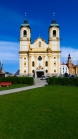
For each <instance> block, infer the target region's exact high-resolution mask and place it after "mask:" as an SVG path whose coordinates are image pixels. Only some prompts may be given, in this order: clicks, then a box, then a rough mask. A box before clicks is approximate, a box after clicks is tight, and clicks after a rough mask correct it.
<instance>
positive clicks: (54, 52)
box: [48, 19, 61, 74]
mask: <svg viewBox="0 0 78 139" xmlns="http://www.w3.org/2000/svg"><path fill="white" fill-rule="evenodd" d="M48 32H49V39H48V49H49V50H50V53H51V54H49V55H50V56H51V62H52V67H51V68H52V73H53V74H56V73H57V74H60V53H61V51H60V27H59V24H57V23H56V21H55V20H54V19H53V21H52V23H51V24H50V26H49V30H48Z"/></svg>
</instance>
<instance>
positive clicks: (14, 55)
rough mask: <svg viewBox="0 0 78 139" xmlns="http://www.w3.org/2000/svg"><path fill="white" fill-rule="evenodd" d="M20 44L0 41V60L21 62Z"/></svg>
mask: <svg viewBox="0 0 78 139" xmlns="http://www.w3.org/2000/svg"><path fill="white" fill-rule="evenodd" d="M18 51H19V43H17V42H7V41H0V60H14V61H16V60H19V54H18Z"/></svg>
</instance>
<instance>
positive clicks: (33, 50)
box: [19, 20, 61, 78]
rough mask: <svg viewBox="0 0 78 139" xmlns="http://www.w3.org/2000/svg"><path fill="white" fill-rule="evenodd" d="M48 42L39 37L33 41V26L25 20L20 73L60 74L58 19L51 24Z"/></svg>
mask: <svg viewBox="0 0 78 139" xmlns="http://www.w3.org/2000/svg"><path fill="white" fill-rule="evenodd" d="M48 32H49V39H48V43H46V41H45V40H43V39H42V38H41V37H38V38H37V39H36V40H35V41H34V43H31V28H30V25H29V24H28V22H27V21H26V20H25V21H24V24H21V27H20V51H19V55H20V75H27V76H34V77H35V78H38V77H41V76H42V75H45V76H52V75H53V74H60V52H61V51H60V27H59V24H56V21H52V23H51V24H50V26H49V30H48Z"/></svg>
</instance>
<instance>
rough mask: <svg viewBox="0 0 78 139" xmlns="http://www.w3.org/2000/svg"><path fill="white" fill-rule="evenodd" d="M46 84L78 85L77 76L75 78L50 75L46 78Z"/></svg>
mask: <svg viewBox="0 0 78 139" xmlns="http://www.w3.org/2000/svg"><path fill="white" fill-rule="evenodd" d="M48 84H49V85H72V86H78V77H76V78H65V77H63V78H61V77H58V78H54V77H50V78H49V79H48Z"/></svg>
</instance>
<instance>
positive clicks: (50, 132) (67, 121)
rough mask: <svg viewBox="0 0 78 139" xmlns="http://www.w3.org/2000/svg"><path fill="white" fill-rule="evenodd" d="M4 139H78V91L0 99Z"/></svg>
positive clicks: (50, 89)
mask: <svg viewBox="0 0 78 139" xmlns="http://www.w3.org/2000/svg"><path fill="white" fill-rule="evenodd" d="M0 139H78V87H69V86H68V87H66V86H46V87H41V88H37V89H32V90H28V91H23V92H19V93H14V94H8V95H3V96H0Z"/></svg>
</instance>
